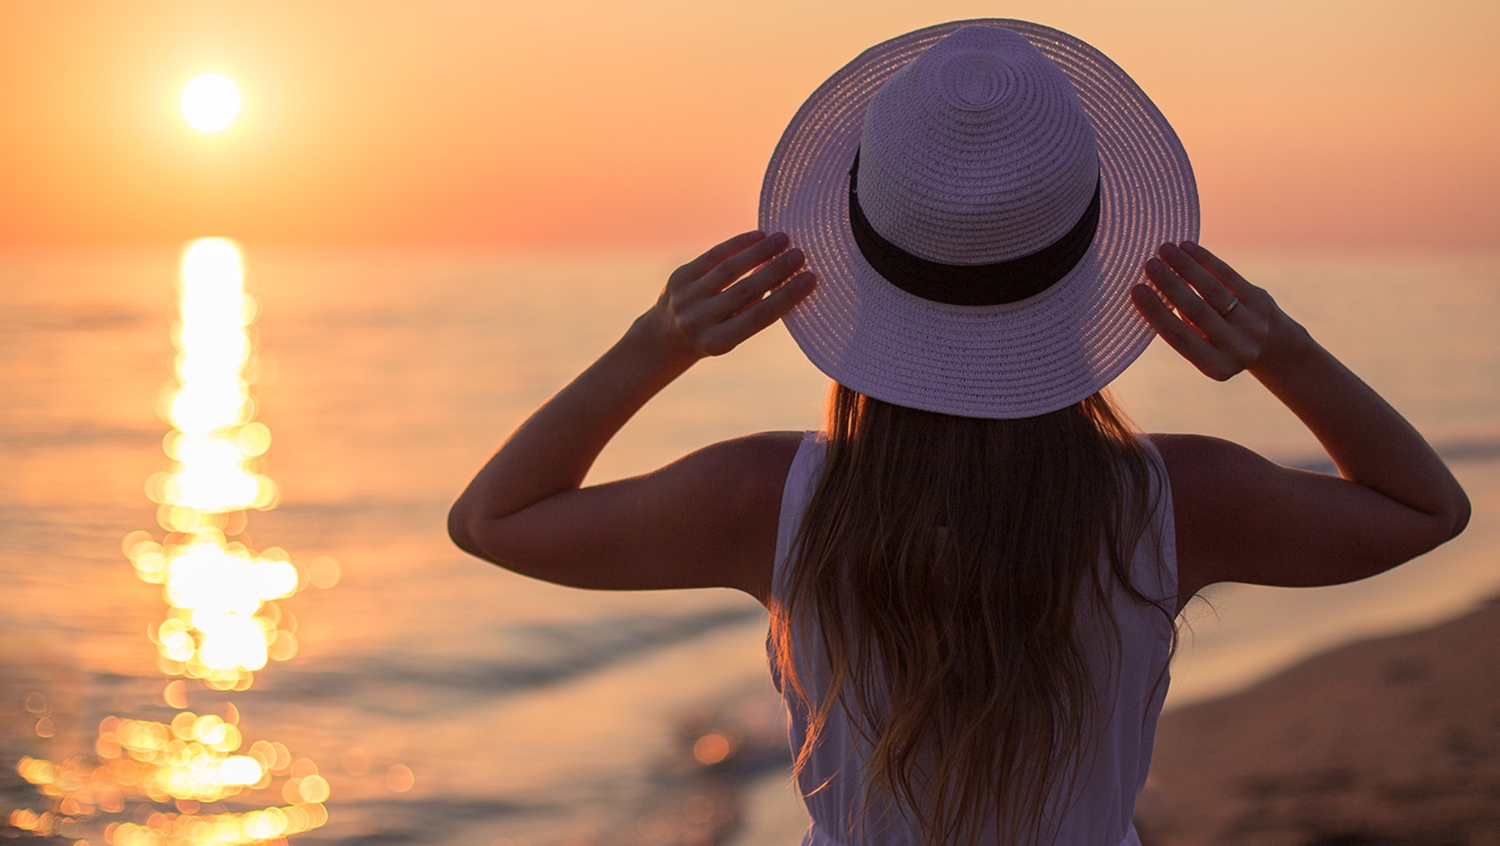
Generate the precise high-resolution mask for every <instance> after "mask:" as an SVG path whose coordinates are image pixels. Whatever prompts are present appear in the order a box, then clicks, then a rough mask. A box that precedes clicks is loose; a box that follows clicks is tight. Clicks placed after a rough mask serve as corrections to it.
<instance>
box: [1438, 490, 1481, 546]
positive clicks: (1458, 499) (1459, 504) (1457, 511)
mask: <svg viewBox="0 0 1500 846" xmlns="http://www.w3.org/2000/svg"><path fill="white" fill-rule="evenodd" d="M1446 512H1447V517H1448V536H1447V537H1445V538H1443V540H1442V543H1447V542H1448V541H1450V540H1453V539H1454V538H1456V537H1458V536H1459V535H1460V534H1463V530H1464V529H1466V528H1468V525H1469V518H1470V517H1472V516H1473V514H1474V508H1473V506H1472V505H1470V504H1469V495H1468V494H1467V493H1464V489H1463V488H1461V487H1459V486H1458V485H1457V484H1456V483H1455V484H1454V486H1453V497H1452V502H1451V503H1450V504H1449V506H1448V508H1447V509H1446Z"/></svg>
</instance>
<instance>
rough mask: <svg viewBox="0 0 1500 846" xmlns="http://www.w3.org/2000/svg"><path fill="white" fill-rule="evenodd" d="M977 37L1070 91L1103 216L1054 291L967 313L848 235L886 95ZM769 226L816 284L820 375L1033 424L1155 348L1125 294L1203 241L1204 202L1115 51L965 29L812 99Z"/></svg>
mask: <svg viewBox="0 0 1500 846" xmlns="http://www.w3.org/2000/svg"><path fill="white" fill-rule="evenodd" d="M976 24H977V25H984V26H1000V27H1005V28H1006V29H1009V30H1012V31H1014V32H1017V33H1019V34H1021V35H1023V36H1025V37H1026V38H1027V40H1029V41H1030V42H1031V43H1032V44H1033V45H1035V46H1036V47H1037V48H1038V49H1039V50H1041V52H1042V53H1043V54H1044V55H1046V56H1047V58H1049V59H1051V60H1052V61H1053V62H1055V63H1056V64H1057V65H1058V67H1060V68H1061V69H1062V70H1063V72H1064V73H1065V74H1066V75H1067V77H1068V79H1069V80H1070V81H1071V82H1072V83H1073V87H1074V88H1075V89H1076V90H1077V92H1078V98H1079V100H1080V101H1081V102H1082V104H1083V108H1084V110H1085V112H1087V114H1088V116H1089V118H1090V120H1091V121H1092V123H1093V127H1094V132H1095V136H1096V140H1097V144H1098V151H1099V179H1100V201H1101V205H1100V215H1099V226H1098V230H1097V232H1096V233H1095V235H1094V240H1093V243H1092V245H1091V246H1090V248H1089V250H1088V252H1087V253H1086V254H1085V255H1084V257H1083V259H1082V260H1081V261H1079V263H1078V265H1077V266H1076V267H1074V268H1073V270H1072V271H1070V272H1069V273H1068V275H1067V276H1065V277H1063V279H1062V280H1060V281H1059V282H1057V283H1056V284H1055V285H1053V286H1052V287H1050V288H1048V289H1047V290H1046V291H1043V292H1042V293H1040V294H1038V295H1036V296H1035V297H1032V298H1030V299H1027V300H1022V301H1019V302H1015V303H1007V304H1004V305H996V306H955V305H946V304H943V303H938V302H933V301H930V300H924V299H921V298H920V297H917V296H914V295H912V294H909V293H907V292H905V291H903V290H901V289H899V288H897V287H896V286H895V285H892V284H891V283H889V282H887V281H886V280H885V279H883V278H881V276H880V275H879V274H878V273H876V272H875V271H874V270H873V269H872V268H871V267H870V265H869V264H868V263H867V262H866V261H865V259H864V256H862V255H861V254H860V251H859V248H858V247H857V246H856V245H855V242H854V237H853V235H852V234H851V232H850V227H849V197H848V193H849V192H848V184H849V168H850V165H851V164H852V162H853V160H854V155H855V152H856V151H857V150H858V148H859V142H860V136H861V133H862V130H863V125H864V117H865V109H866V107H867V106H868V104H869V102H870V98H871V97H873V96H874V94H875V91H876V90H877V89H879V87H880V85H881V83H883V82H885V80H886V79H888V78H890V76H891V75H892V74H894V73H895V72H896V71H898V70H900V69H901V67H902V66H904V65H905V64H906V63H907V62H909V61H911V60H912V59H914V58H916V56H917V55H919V54H920V53H922V52H923V51H924V50H926V49H927V48H928V47H930V46H932V45H933V43H935V42H936V41H938V40H940V39H942V38H943V37H944V36H946V35H948V34H949V33H951V32H953V31H954V30H956V29H959V28H961V27H964V26H972V25H976ZM759 223H760V228H761V229H762V230H764V231H766V232H777V231H780V232H786V233H787V234H788V235H790V236H791V240H792V243H793V244H796V245H797V246H798V247H800V248H801V249H802V250H803V252H804V253H805V254H806V256H807V269H808V270H811V271H812V272H813V273H815V274H816V275H817V277H818V286H817V288H815V289H814V291H813V293H812V294H811V295H810V296H809V297H808V298H807V299H806V300H804V301H803V302H802V303H800V304H799V305H798V306H797V307H796V308H795V309H793V310H792V312H791V313H790V314H788V315H787V316H786V318H785V323H786V326H787V329H788V330H789V331H790V332H791V334H792V337H793V338H794V339H795V340H796V341H797V344H798V345H799V346H800V347H801V348H802V350H803V352H804V353H805V354H806V355H807V357H808V358H809V359H810V360H811V361H812V363H813V364H814V365H815V366H816V367H817V368H818V369H819V370H821V371H823V372H824V373H825V374H827V375H828V376H829V377H831V378H833V379H834V380H836V381H838V382H839V383H841V384H843V385H845V386H847V387H849V388H852V389H854V390H856V391H859V392H860V393H864V394H867V395H869V396H873V397H875V398H877V399H881V400H885V401H887V402H891V403H895V404H897V405H903V406H908V407H911V408H919V409H924V410H927V411H936V412H941V413H944V414H954V415H959V416H964V417H985V418H1015V417H1033V416H1036V415H1040V414H1046V413H1048V412H1050V411H1056V410H1057V409H1060V408H1064V407H1066V406H1069V405H1072V404H1074V403H1076V402H1078V401H1080V400H1082V399H1084V398H1086V397H1088V396H1090V395H1091V394H1094V393H1096V392H1098V391H1099V390H1100V389H1102V388H1103V387H1104V386H1106V385H1108V384H1109V383H1110V382H1111V381H1113V380H1114V378H1115V377H1116V376H1118V375H1119V374H1120V373H1122V372H1123V371H1124V370H1125V368H1126V367H1128V366H1129V365H1130V363H1131V362H1133V361H1135V359H1136V358H1137V357H1139V356H1140V354H1141V353H1142V352H1144V351H1145V349H1146V347H1147V346H1148V345H1149V344H1150V343H1151V340H1152V338H1153V332H1152V331H1151V328H1150V327H1149V326H1148V325H1147V324H1146V323H1145V321H1144V320H1142V319H1141V317H1140V316H1139V315H1138V314H1137V312H1136V311H1135V308H1134V306H1133V305H1132V304H1131V302H1130V296H1129V291H1130V288H1131V286H1132V285H1134V284H1135V283H1137V282H1139V281H1141V280H1142V279H1143V278H1144V277H1143V274H1142V270H1141V266H1142V265H1143V264H1144V263H1145V261H1146V260H1147V259H1148V258H1150V257H1151V256H1152V255H1153V254H1154V253H1155V251H1156V248H1157V247H1158V246H1159V245H1161V244H1162V243H1164V242H1168V241H1172V242H1176V241H1182V240H1187V239H1196V238H1197V236H1198V190H1197V184H1196V183H1195V181H1194V179H1193V170H1192V166H1191V165H1190V164H1189V162H1188V157H1187V152H1186V151H1185V150H1184V149H1183V146H1182V142H1181V141H1179V140H1178V138H1177V135H1176V133H1175V132H1173V131H1172V127H1171V126H1170V125H1169V124H1168V123H1167V121H1166V118H1164V117H1163V116H1162V114H1161V112H1160V111H1159V110H1158V109H1157V108H1156V106H1155V104H1153V103H1152V102H1151V100H1150V99H1149V98H1148V97H1147V96H1146V94H1145V93H1144V92H1143V91H1141V89H1140V86H1138V85H1136V84H1135V81H1134V80H1132V79H1131V78H1130V77H1129V76H1128V75H1127V74H1126V73H1125V72H1124V71H1123V70H1121V69H1120V68H1119V66H1117V65H1116V64H1115V63H1114V62H1112V61H1110V60H1109V58H1107V57H1106V56H1104V54H1102V53H1100V52H1099V51H1098V50H1095V49H1094V48H1093V47H1091V46H1089V45H1088V44H1086V43H1084V42H1082V41H1080V40H1078V39H1077V38H1074V37H1072V36H1070V35H1068V34H1066V33H1063V32H1059V31H1058V30H1055V29H1051V28H1049V27H1045V26H1041V25H1039V24H1034V23H1028V22H1025V21H1014V20H996V19H991V20H971V21H955V22H951V23H945V24H939V25H937V26H933V27H928V28H927V29H921V30H917V31H916V32H911V33H907V34H906V35H902V36H899V37H897V38H893V39H891V40H890V41H886V42H884V43H882V44H878V45H876V46H875V47H872V48H870V49H869V50H866V51H865V52H864V53H861V54H860V55H859V57H858V58H856V59H855V60H854V61H852V62H850V63H849V64H847V65H845V66H844V67H843V68H842V69H841V70H839V72H838V73H835V74H834V75H833V76H832V77H831V78H830V79H829V80H828V81H827V82H825V83H823V85H822V86H820V87H819V88H818V90H817V91H815V92H813V94H812V96H811V97H809V98H808V100H807V102H806V103H804V104H803V105H802V108H801V109H799V110H798V111H797V114H796V116H794V117H793V118H792V121H791V123H790V124H789V125H788V126H787V129H786V132H785V133H783V134H782V137H781V141H780V143H778V144H777V146H776V152H775V153H774V154H773V155H772V156H771V163H770V165H769V167H768V168H767V170H766V177H765V182H764V183H763V185H762V188H761V195H760V221H759Z"/></svg>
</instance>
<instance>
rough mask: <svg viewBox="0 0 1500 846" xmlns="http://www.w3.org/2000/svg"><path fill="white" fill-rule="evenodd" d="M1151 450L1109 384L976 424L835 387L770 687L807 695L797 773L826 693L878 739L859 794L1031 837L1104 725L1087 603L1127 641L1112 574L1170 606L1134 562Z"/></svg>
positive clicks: (783, 592)
mask: <svg viewBox="0 0 1500 846" xmlns="http://www.w3.org/2000/svg"><path fill="white" fill-rule="evenodd" d="M1154 466H1155V465H1154V463H1153V462H1152V461H1151V460H1150V459H1149V458H1148V457H1147V456H1146V454H1145V452H1144V449H1143V447H1142V446H1141V445H1140V444H1139V443H1138V442H1137V440H1136V437H1135V434H1134V433H1133V432H1132V430H1131V429H1130V427H1129V426H1128V425H1127V424H1126V423H1125V422H1124V421H1123V420H1122V418H1121V416H1120V415H1119V414H1117V413H1116V412H1115V410H1114V409H1113V408H1112V407H1111V404H1110V402H1109V400H1108V399H1107V398H1106V397H1104V396H1103V395H1102V394H1096V395H1094V396H1092V397H1090V398H1088V399H1086V400H1084V401H1083V402H1081V403H1078V404H1077V405H1073V406H1069V407H1068V408H1064V409H1062V410H1060V411H1056V412H1053V413H1051V414H1046V415H1043V416H1040V417H1032V418H1024V419H1017V420H980V419H974V418H966V417H954V416H950V415H945V414H936V413H933V412H926V411H919V410H915V409H911V408H905V407H902V406H897V405H892V404H889V403H885V402H881V401H879V400H876V399H872V398H870V397H867V396H864V395H862V394H859V393H856V392H855V391H852V390H850V389H848V388H845V387H843V386H841V385H835V386H834V392H833V396H832V398H831V400H830V403H829V421H828V451H827V457H826V460H825V464H824V468H823V472H822V476H821V478H820V480H819V482H818V486H817V490H816V492H815V493H814V494H813V496H812V499H811V501H810V502H809V504H808V507H807V511H806V513H805V515H804V516H803V522H802V528H801V530H800V533H799V535H798V537H797V540H796V544H795V555H796V557H795V561H796V566H795V567H793V568H792V569H791V572H790V575H789V577H788V578H787V581H786V582H785V584H784V585H783V586H782V587H781V588H780V589H779V590H778V591H777V592H776V599H777V602H774V603H772V626H771V632H772V641H773V645H774V647H775V651H776V655H777V659H778V664H779V665H780V666H779V669H780V672H781V674H782V679H783V685H785V686H789V689H790V691H791V693H792V694H793V695H794V696H796V697H798V698H800V700H801V703H802V704H803V705H804V706H806V708H807V710H808V731H807V737H806V740H805V742H804V743H803V745H802V748H801V750H800V751H799V752H798V755H797V763H796V767H797V771H798V772H799V773H800V772H801V771H802V770H803V768H805V767H806V766H807V764H808V761H809V757H810V755H811V752H812V749H813V747H814V745H815V744H816V743H817V740H818V736H819V733H820V732H821V730H822V729H823V727H824V725H825V724H826V722H827V720H828V716H829V714H830V713H831V712H832V710H833V709H834V708H835V707H839V708H842V709H844V712H845V714H847V715H848V720H849V723H850V725H851V726H852V727H853V728H854V731H855V733H856V736H858V737H859V738H860V739H861V740H863V741H864V742H865V743H868V744H869V748H870V749H871V750H873V753H872V754H871V755H870V757H869V760H868V764H867V767H866V769H865V771H864V772H863V773H862V778H863V783H862V795H863V796H864V802H865V805H866V808H867V809H868V808H871V807H873V806H874V803H873V802H872V800H874V799H876V798H877V797H880V798H881V799H884V800H886V807H890V804H889V803H890V802H894V806H895V807H896V808H898V809H900V811H902V812H903V813H904V814H905V815H906V816H907V818H908V819H909V820H910V821H911V822H913V823H915V825H916V828H917V829H918V831H919V832H920V833H921V835H922V837H923V840H924V842H925V843H926V844H928V846H939V844H954V843H972V842H975V841H977V840H978V839H979V838H981V837H984V836H986V835H988V836H997V837H999V839H1001V840H1002V841H1012V842H1016V841H1020V842H1025V841H1029V840H1039V839H1043V838H1044V837H1045V836H1046V833H1047V829H1048V827H1049V826H1051V825H1052V824H1054V823H1055V822H1056V821H1055V820H1049V819H1048V818H1047V813H1046V812H1047V810H1048V808H1049V807H1052V806H1050V805H1049V803H1050V802H1054V801H1057V800H1058V798H1059V797H1061V798H1062V801H1064V802H1066V800H1067V797H1068V796H1069V795H1071V793H1072V792H1073V790H1074V789H1075V787H1076V785H1077V780H1078V778H1079V777H1080V775H1081V773H1080V768H1081V767H1080V762H1081V761H1082V759H1083V757H1084V755H1085V754H1086V753H1087V752H1088V751H1089V746H1090V744H1091V742H1092V738H1093V734H1092V732H1093V731H1094V730H1095V729H1096V728H1097V722H1098V715H1097V713H1096V711H1097V704H1096V698H1097V697H1096V691H1095V688H1094V685H1095V682H1094V681H1093V676H1092V675H1091V669H1090V665H1089V662H1088V656H1087V654H1086V652H1085V649H1084V636H1085V633H1084V632H1083V631H1081V626H1080V623H1079V620H1080V617H1084V618H1085V619H1087V618H1090V616H1091V615H1093V616H1092V619H1102V620H1105V621H1108V625H1106V626H1105V627H1104V628H1106V629H1109V631H1107V632H1106V633H1105V636H1106V637H1112V638H1113V643H1114V644H1115V648H1119V632H1118V629H1117V627H1116V626H1115V621H1114V617H1113V616H1112V614H1111V612H1110V607H1109V604H1108V597H1107V593H1106V591H1107V583H1108V581H1109V580H1110V579H1111V578H1112V579H1113V580H1115V581H1117V582H1118V583H1119V584H1120V585H1121V586H1123V588H1124V589H1125V590H1126V591H1128V592H1129V594H1130V595H1131V596H1132V597H1134V598H1135V599H1136V600H1138V601H1140V602H1143V603H1148V604H1153V605H1157V606H1158V607H1159V608H1161V610H1162V612H1163V613H1165V614H1166V615H1167V616H1168V619H1169V620H1170V619H1171V618H1172V616H1173V612H1172V610H1171V609H1170V608H1168V607H1166V603H1165V602H1163V601H1153V600H1152V599H1150V598H1148V597H1146V596H1144V595H1142V594H1141V593H1140V592H1139V591H1138V590H1137V589H1136V588H1135V587H1134V586H1132V584H1131V581H1130V578H1129V567H1130V562H1131V559H1132V557H1133V554H1134V550H1135V546H1136V544H1137V542H1138V541H1139V539H1140V537H1141V535H1142V533H1143V532H1144V531H1146V528H1147V526H1148V524H1149V522H1150V517H1151V511H1152V507H1153V503H1152V502H1151V501H1150V496H1151V494H1150V491H1151V490H1152V488H1151V485H1150V480H1149V477H1148V474H1149V473H1151V472H1152V469H1153V468H1154ZM1101 550H1102V551H1103V554H1104V555H1106V556H1107V558H1108V561H1109V565H1110V566H1109V571H1108V572H1105V571H1103V570H1102V569H1101V567H1100V555H1101ZM1101 613H1102V616H1097V615H1098V614H1101ZM798 630H801V631H816V632H817V633H818V634H819V635H821V642H822V646H823V655H822V658H823V659H824V660H826V663H827V668H828V671H829V675H828V687H827V691H826V692H825V693H824V695H822V696H821V697H820V698H817V699H815V698H814V697H811V696H809V691H808V690H807V686H806V685H805V684H804V679H803V678H801V677H799V675H798V671H797V667H796V662H795V661H794V660H793V655H794V650H793V644H792V637H793V632H794V631H798ZM804 654H805V653H804ZM851 834H853V832H851Z"/></svg>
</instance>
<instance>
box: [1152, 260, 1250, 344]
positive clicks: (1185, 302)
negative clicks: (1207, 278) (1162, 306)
mask: <svg viewBox="0 0 1500 846" xmlns="http://www.w3.org/2000/svg"><path fill="white" fill-rule="evenodd" d="M1146 277H1147V278H1148V279H1150V280H1151V284H1153V285H1155V286H1156V289H1157V290H1158V291H1161V292H1162V294H1163V295H1164V296H1165V297H1166V298H1167V302H1169V303H1171V305H1172V307H1173V308H1175V309H1177V313H1178V314H1179V315H1181V316H1182V317H1183V318H1185V319H1186V320H1187V322H1189V323H1191V324H1192V325H1193V327H1194V328H1196V329H1197V330H1198V331H1199V332H1200V333H1202V334H1203V336H1204V337H1206V338H1208V339H1209V340H1210V341H1213V342H1214V343H1216V344H1220V345H1223V344H1227V343H1229V342H1230V338H1229V334H1230V329H1231V327H1230V326H1229V324H1228V323H1225V322H1224V318H1222V317H1220V316H1219V313H1218V311H1216V310H1215V309H1214V308H1213V307H1212V306H1210V305H1209V304H1208V303H1207V302H1205V301H1204V299H1203V297H1201V296H1199V295H1198V293H1197V292H1196V291H1194V290H1193V289H1192V287H1191V286H1189V285H1188V283H1187V281H1186V280H1185V279H1183V278H1182V276H1180V275H1179V274H1178V272H1177V271H1176V270H1174V269H1173V268H1171V267H1169V266H1168V265H1167V263H1166V262H1164V261H1162V260H1161V259H1158V258H1154V259H1151V260H1150V261H1148V262H1146Z"/></svg>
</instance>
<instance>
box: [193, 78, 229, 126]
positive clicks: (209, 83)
mask: <svg viewBox="0 0 1500 846" xmlns="http://www.w3.org/2000/svg"><path fill="white" fill-rule="evenodd" d="M239 113H240V89H239V87H238V86H236V85H235V84H234V81H233V80H231V79H230V78H229V77H227V76H222V75H220V74H217V73H206V74H203V75H202V76H198V77H194V78H193V81H192V82H189V83H188V84H187V86H186V87H185V88H183V89H182V116H183V117H184V118H187V122H188V123H189V124H190V125H192V127H193V128H194V129H196V130H198V131H199V132H219V131H221V130H223V129H224V128H225V127H227V126H229V124H231V123H233V122H234V118H235V116H236V115H238V114H239Z"/></svg>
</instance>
